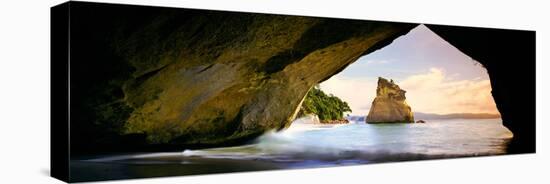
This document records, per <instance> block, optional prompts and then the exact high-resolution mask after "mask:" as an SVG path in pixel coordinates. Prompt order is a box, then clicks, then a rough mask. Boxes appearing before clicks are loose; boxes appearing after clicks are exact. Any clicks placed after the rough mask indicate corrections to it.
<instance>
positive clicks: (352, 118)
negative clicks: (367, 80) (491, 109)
mask: <svg viewBox="0 0 550 184" xmlns="http://www.w3.org/2000/svg"><path fill="white" fill-rule="evenodd" d="M413 114H414V119H415V120H426V119H499V118H501V116H500V114H490V113H452V114H431V113H422V112H413ZM365 117H366V115H349V116H348V117H346V119H348V120H350V121H364V118H365Z"/></svg>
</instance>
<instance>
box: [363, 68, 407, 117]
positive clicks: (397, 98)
mask: <svg viewBox="0 0 550 184" xmlns="http://www.w3.org/2000/svg"><path fill="white" fill-rule="evenodd" d="M405 100H406V97H405V90H402V89H401V88H399V86H398V85H397V84H395V83H394V82H393V80H391V81H388V80H387V79H385V78H382V77H378V87H377V88H376V97H375V98H374V100H373V102H372V106H371V108H370V111H369V114H368V115H367V119H366V122H367V123H414V117H413V113H412V111H411V107H410V106H409V105H408V104H407V102H406V101H405Z"/></svg>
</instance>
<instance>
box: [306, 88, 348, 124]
mask: <svg viewBox="0 0 550 184" xmlns="http://www.w3.org/2000/svg"><path fill="white" fill-rule="evenodd" d="M302 111H303V113H304V114H317V116H319V119H320V120H341V119H343V118H344V112H351V108H350V107H349V106H348V103H346V102H344V101H342V100H341V99H340V98H338V97H336V96H334V95H332V94H330V95H327V94H325V92H323V91H322V90H321V89H319V87H317V86H315V87H313V88H312V89H311V90H309V92H308V93H307V96H306V98H305V99H304V102H303V103H302Z"/></svg>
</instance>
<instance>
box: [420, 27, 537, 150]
mask: <svg viewBox="0 0 550 184" xmlns="http://www.w3.org/2000/svg"><path fill="white" fill-rule="evenodd" d="M427 27H428V28H430V29H431V30H432V31H434V32H435V33H436V34H438V35H439V36H440V37H442V38H443V39H445V40H446V41H447V42H449V43H450V44H451V45H453V46H455V47H456V48H457V49H459V50H460V51H462V52H463V53H465V54H467V55H468V56H470V57H472V59H474V60H476V61H478V62H479V63H481V64H482V65H483V66H484V67H485V68H486V69H487V72H488V73H489V78H490V80H491V87H492V92H491V93H492V95H493V98H494V99H495V103H496V105H497V108H498V110H499V112H500V114H501V117H502V121H503V124H504V126H506V127H507V128H508V129H510V131H512V133H513V134H514V137H513V139H512V140H511V142H510V144H509V146H508V152H509V153H534V152H535V145H536V135H535V132H536V131H535V126H536V116H535V113H536V111H535V106H536V104H535V101H536V99H535V93H536V92H535V90H536V88H535V81H536V80H535V77H536V76H535V63H536V60H535V31H521V30H505V29H489V28H470V27H458V26H442V25H427Z"/></svg>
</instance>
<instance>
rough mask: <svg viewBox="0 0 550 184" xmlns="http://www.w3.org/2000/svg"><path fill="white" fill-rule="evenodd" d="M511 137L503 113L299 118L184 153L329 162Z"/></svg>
mask: <svg viewBox="0 0 550 184" xmlns="http://www.w3.org/2000/svg"><path fill="white" fill-rule="evenodd" d="M511 137H512V133H511V132H510V131H509V130H508V129H506V128H505V127H504V126H502V123H501V120H500V119H451V120H427V123H424V124H365V123H363V122H352V123H350V124H345V125H319V124H312V123H308V122H296V123H294V124H292V126H291V127H290V128H289V129H287V130H286V131H282V132H272V133H268V134H266V135H264V136H262V137H260V138H259V139H258V140H257V141H256V143H255V144H252V145H247V146H239V147H228V148H215V149H206V150H186V151H184V152H183V156H185V157H190V156H195V157H205V158H220V159H223V158H225V159H261V160H269V161H273V162H296V163H300V162H312V161H314V162H318V163H322V162H323V161H327V163H326V164H329V165H330V164H331V162H334V161H340V162H346V161H347V162H361V163H368V162H370V161H384V160H383V159H385V158H387V159H397V160H399V159H406V160H409V159H414V158H416V157H421V158H424V157H426V158H428V157H430V156H433V157H455V156H475V155H498V154H504V153H505V151H506V143H507V141H508V140H509V139H510V138H511ZM395 157H397V158H395ZM405 157H413V158H405ZM421 158H420V159H421ZM306 165H307V164H306Z"/></svg>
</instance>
